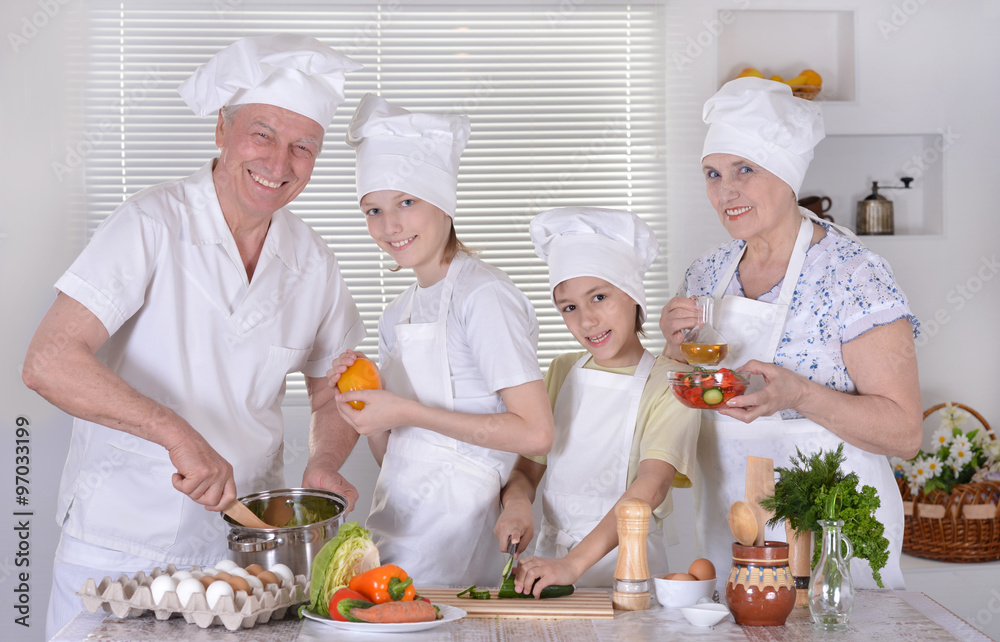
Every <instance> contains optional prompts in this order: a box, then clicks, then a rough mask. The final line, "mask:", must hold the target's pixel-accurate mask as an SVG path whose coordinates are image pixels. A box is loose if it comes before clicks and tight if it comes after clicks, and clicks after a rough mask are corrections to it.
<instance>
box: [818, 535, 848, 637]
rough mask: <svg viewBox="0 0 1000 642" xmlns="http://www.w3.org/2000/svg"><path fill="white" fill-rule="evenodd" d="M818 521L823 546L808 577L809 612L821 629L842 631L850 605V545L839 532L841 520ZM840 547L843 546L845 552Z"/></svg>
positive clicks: (844, 628) (846, 622)
mask: <svg viewBox="0 0 1000 642" xmlns="http://www.w3.org/2000/svg"><path fill="white" fill-rule="evenodd" d="M819 524H820V526H822V527H823V535H822V537H823V548H822V551H821V552H820V556H819V562H817V563H816V568H814V569H813V572H812V575H811V576H810V577H809V613H810V614H811V615H812V619H813V625H814V626H815V627H816V628H817V629H819V630H821V631H846V630H847V624H848V621H849V620H850V618H851V610H852V609H853V608H854V580H853V579H852V578H851V557H853V555H854V547H853V546H851V540H849V539H848V538H847V537H846V536H844V535H843V534H841V532H840V529H842V528H843V527H844V522H843V521H842V520H839V519H836V520H834V519H821V520H819ZM842 549H846V553H845V554H842Z"/></svg>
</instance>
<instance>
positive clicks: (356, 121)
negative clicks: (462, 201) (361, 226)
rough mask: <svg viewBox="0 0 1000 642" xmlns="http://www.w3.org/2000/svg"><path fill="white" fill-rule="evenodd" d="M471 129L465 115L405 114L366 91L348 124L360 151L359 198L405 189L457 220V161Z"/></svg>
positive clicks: (351, 139) (350, 136)
mask: <svg viewBox="0 0 1000 642" xmlns="http://www.w3.org/2000/svg"><path fill="white" fill-rule="evenodd" d="M471 128H472V126H471V124H470V122H469V117H468V116H463V115H460V114H431V113H417V112H409V111H407V110H405V109H403V108H401V107H396V106H394V105H390V104H389V103H388V102H386V101H385V100H384V99H383V98H382V97H380V96H376V95H375V94H367V95H365V97H364V98H362V99H361V102H360V103H359V104H358V108H357V110H356V111H355V112H354V118H353V119H352V120H351V124H350V126H349V127H348V128H347V143H348V144H349V145H350V146H351V147H353V148H354V149H355V151H356V152H357V154H358V158H357V170H356V171H357V183H358V200H359V201H360V200H361V199H362V198H363V197H364V196H365V194H369V193H371V192H377V191H380V190H394V191H398V192H405V193H407V194H411V195H413V196H416V197H417V198H420V199H422V200H425V201H427V202H428V203H430V204H431V205H434V206H436V207H438V208H440V209H441V210H442V211H444V212H445V213H446V214H447V215H448V216H450V217H452V218H455V208H456V205H457V203H458V163H459V160H460V159H461V157H462V151H463V150H464V149H465V145H466V144H467V143H468V142H469V133H470V131H471Z"/></svg>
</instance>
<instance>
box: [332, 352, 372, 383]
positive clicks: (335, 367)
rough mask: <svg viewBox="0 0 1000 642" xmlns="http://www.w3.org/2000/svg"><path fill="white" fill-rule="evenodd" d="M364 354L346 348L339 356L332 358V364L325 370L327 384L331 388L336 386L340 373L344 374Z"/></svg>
mask: <svg viewBox="0 0 1000 642" xmlns="http://www.w3.org/2000/svg"><path fill="white" fill-rule="evenodd" d="M364 356H365V355H364V354H363V353H361V352H357V351H355V350H348V351H347V352H345V353H343V354H342V355H340V356H339V357H337V358H336V359H334V360H333V364H332V365H331V366H330V369H329V370H327V371H326V376H327V384H326V385H328V386H330V387H331V388H336V387H337V382H338V381H340V375H342V374H344V371H345V370H347V369H348V368H349V367H350V366H352V365H353V364H354V362H355V361H357V360H358V358H359V357H364Z"/></svg>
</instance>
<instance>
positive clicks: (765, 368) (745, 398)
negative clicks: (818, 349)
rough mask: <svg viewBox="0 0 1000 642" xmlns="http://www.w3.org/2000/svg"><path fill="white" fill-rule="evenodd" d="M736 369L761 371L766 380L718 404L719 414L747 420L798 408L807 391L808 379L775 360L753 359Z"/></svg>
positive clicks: (751, 372)
mask: <svg viewBox="0 0 1000 642" xmlns="http://www.w3.org/2000/svg"><path fill="white" fill-rule="evenodd" d="M737 372H742V373H746V374H756V375H761V376H762V377H764V382H765V385H764V387H763V388H761V389H760V390H758V391H756V392H754V393H752V394H748V395H740V396H739V397H733V398H732V399H730V400H729V401H727V402H726V407H725V408H719V411H718V412H719V414H723V415H726V416H727V417H732V418H733V419H738V420H740V421H742V422H745V423H750V422H751V421H753V420H754V419H757V418H758V417H765V416H770V415H773V414H774V413H776V412H780V411H782V410H787V409H791V410H797V409H798V406H799V404H800V403H801V401H802V399H803V398H804V395H806V394H808V387H809V384H810V381H809V380H808V379H806V378H805V377H803V376H801V375H798V374H796V373H794V372H792V371H791V370H788V369H786V368H782V367H781V366H778V365H775V364H773V363H764V362H763V361H757V360H756V359H752V360H750V361H748V362H746V364H744V365H743V366H741V367H740V368H737ZM817 385H818V384H817Z"/></svg>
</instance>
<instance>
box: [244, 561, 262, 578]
mask: <svg viewBox="0 0 1000 642" xmlns="http://www.w3.org/2000/svg"><path fill="white" fill-rule="evenodd" d="M263 570H264V567H263V566H261V565H260V564H251V565H250V566H248V567H247V573H249V574H250V575H253V576H257V575H260V572H261V571H263Z"/></svg>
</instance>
